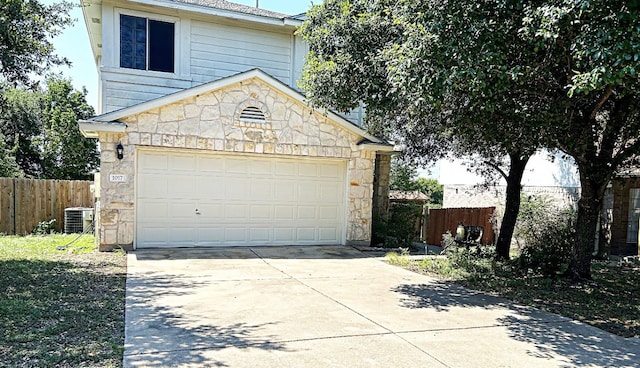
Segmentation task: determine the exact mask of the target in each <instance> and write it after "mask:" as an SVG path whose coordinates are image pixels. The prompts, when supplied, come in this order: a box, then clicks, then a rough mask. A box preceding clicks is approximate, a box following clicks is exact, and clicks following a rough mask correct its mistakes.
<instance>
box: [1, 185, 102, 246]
mask: <svg viewBox="0 0 640 368" xmlns="http://www.w3.org/2000/svg"><path fill="white" fill-rule="evenodd" d="M91 184H92V182H91V181H79V180H40V179H17V178H0V233H4V234H9V235H13V234H19V235H24V234H28V233H30V232H31V231H32V230H33V228H34V227H35V226H36V225H37V224H38V223H39V222H41V221H49V220H51V219H55V220H56V222H55V228H56V231H61V230H62V229H63V228H64V209H65V208H69V207H93V203H94V198H93V193H91V190H90V185H91Z"/></svg>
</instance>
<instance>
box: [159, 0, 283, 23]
mask: <svg viewBox="0 0 640 368" xmlns="http://www.w3.org/2000/svg"><path fill="white" fill-rule="evenodd" d="M171 1H175V2H178V3H186V4H193V5H199V6H206V7H209V8H215V9H221V10H231V11H234V12H238V13H245V14H252V15H259V16H262V17H269V18H279V19H284V18H290V16H289V15H288V14H284V13H278V12H274V11H271V10H267V9H261V8H256V7H253V6H248V5H242V4H237V3H233V2H230V1H226V0H171Z"/></svg>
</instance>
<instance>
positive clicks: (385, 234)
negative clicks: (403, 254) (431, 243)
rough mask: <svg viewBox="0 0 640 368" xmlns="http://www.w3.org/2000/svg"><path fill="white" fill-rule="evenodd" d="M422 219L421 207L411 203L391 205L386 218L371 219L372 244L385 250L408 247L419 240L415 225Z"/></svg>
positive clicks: (376, 217)
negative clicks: (381, 246) (383, 247)
mask: <svg viewBox="0 0 640 368" xmlns="http://www.w3.org/2000/svg"><path fill="white" fill-rule="evenodd" d="M421 217H422V206H420V205H418V204H413V203H391V205H390V206H389V216H388V218H383V217H381V216H375V217H374V219H373V229H372V242H373V244H382V245H384V246H385V247H387V248H397V247H410V246H411V242H413V241H414V240H415V239H417V238H419V236H420V234H419V232H418V231H417V227H416V224H417V223H418V221H420V218H421Z"/></svg>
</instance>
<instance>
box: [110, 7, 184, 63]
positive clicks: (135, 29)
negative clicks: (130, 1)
mask: <svg viewBox="0 0 640 368" xmlns="http://www.w3.org/2000/svg"><path fill="white" fill-rule="evenodd" d="M174 50H175V24H174V23H170V22H162V21H159V20H154V19H148V18H142V17H134V16H131V15H124V14H121V15H120V67H122V68H130V69H139V70H154V71H158V72H169V73H173V72H174V66H175V60H174V58H175V51H174Z"/></svg>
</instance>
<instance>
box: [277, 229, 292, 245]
mask: <svg viewBox="0 0 640 368" xmlns="http://www.w3.org/2000/svg"><path fill="white" fill-rule="evenodd" d="M293 230H294V229H293V228H292V227H279V228H274V229H273V240H274V241H275V242H285V241H287V242H288V241H291V240H292V239H293V238H294V237H293V235H294V231H293Z"/></svg>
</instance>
